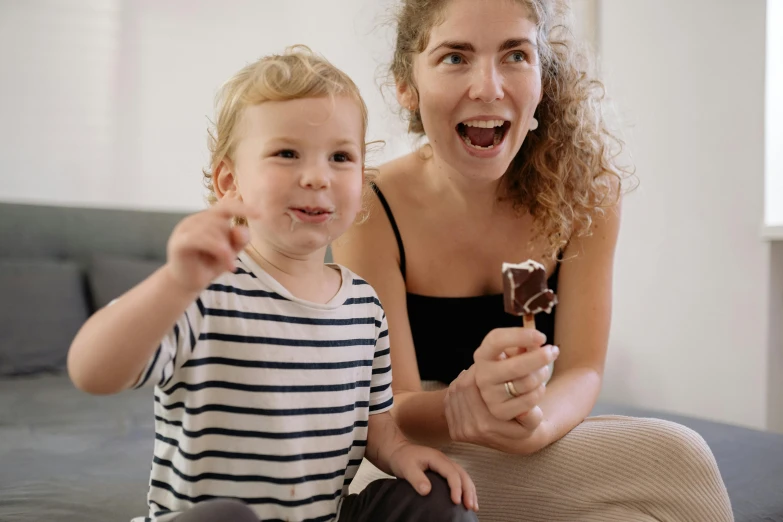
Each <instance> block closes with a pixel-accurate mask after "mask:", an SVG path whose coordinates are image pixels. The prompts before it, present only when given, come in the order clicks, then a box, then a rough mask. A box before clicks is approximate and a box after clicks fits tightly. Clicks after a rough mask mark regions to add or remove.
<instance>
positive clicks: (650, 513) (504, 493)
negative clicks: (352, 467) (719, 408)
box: [351, 416, 734, 522]
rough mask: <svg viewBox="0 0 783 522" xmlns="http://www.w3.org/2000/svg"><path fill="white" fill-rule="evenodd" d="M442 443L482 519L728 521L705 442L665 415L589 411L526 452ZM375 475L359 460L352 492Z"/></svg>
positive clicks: (728, 507) (377, 473)
mask: <svg viewBox="0 0 783 522" xmlns="http://www.w3.org/2000/svg"><path fill="white" fill-rule="evenodd" d="M442 449H443V451H444V452H445V453H446V454H447V455H449V456H450V457H451V458H453V459H454V460H456V461H457V462H459V463H460V464H461V465H462V466H463V467H464V468H465V469H466V470H467V471H468V473H469V474H470V475H471V477H472V478H473V481H474V482H475V483H476V487H477V489H478V499H479V507H480V510H479V513H478V515H479V519H480V520H481V522H510V521H531V522H555V521H557V522H564V521H569V522H576V521H579V522H582V521H586V522H614V521H617V522H620V521H622V522H654V521H661V522H675V521H676V522H726V521H733V520H734V518H733V516H732V513H731V505H730V503H729V498H728V494H727V492H726V487H725V485H724V484H723V480H722V479H721V476H720V472H719V471H718V466H717V464H716V462H715V458H714V456H713V455H712V452H711V451H710V448H709V447H708V446H707V443H706V442H704V439H702V438H701V436H700V435H698V434H697V433H696V432H694V431H693V430H691V429H689V428H686V427H684V426H681V425H679V424H675V423H672V422H668V421H663V420H659V419H641V418H633V417H621V416H601V417H590V418H588V419H586V420H585V421H584V422H583V423H582V424H580V425H579V426H577V427H576V428H575V429H574V430H572V431H571V432H570V433H569V434H568V435H566V436H565V437H563V438H562V439H561V440H559V441H558V442H555V443H554V444H552V445H551V446H549V447H547V448H545V449H543V450H542V451H540V452H538V453H536V454H534V455H531V456H527V457H521V456H516V455H508V454H505V453H501V452H498V451H495V450H491V449H487V448H484V447H480V446H475V445H472V444H462V443H454V444H451V445H450V446H448V447H446V448H442ZM382 477H386V475H384V474H383V473H382V472H381V471H379V470H378V469H377V468H375V467H374V466H372V464H370V463H369V462H367V461H365V462H364V463H363V464H362V466H361V467H360V468H359V472H358V474H357V476H356V478H355V479H354V481H353V483H352V484H351V492H352V493H355V492H358V491H360V490H361V489H363V488H364V486H365V485H367V484H368V483H369V482H371V481H372V480H375V479H377V478H382Z"/></svg>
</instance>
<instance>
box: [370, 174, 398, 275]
mask: <svg viewBox="0 0 783 522" xmlns="http://www.w3.org/2000/svg"><path fill="white" fill-rule="evenodd" d="M370 187H372V190H373V192H375V195H376V196H378V199H379V200H380V201H381V205H383V209H384V210H385V211H386V216H387V217H388V218H389V223H390V224H391V226H392V230H394V237H396V238H397V248H398V249H399V251H400V273H401V274H402V280H403V281H405V247H404V246H403V245H402V236H401V235H400V229H399V228H398V227H397V221H395V220H394V214H392V211H391V207H390V206H389V202H388V201H386V198H385V197H384V195H383V192H381V189H379V188H378V185H376V184H375V183H374V182H372V181H371V182H370Z"/></svg>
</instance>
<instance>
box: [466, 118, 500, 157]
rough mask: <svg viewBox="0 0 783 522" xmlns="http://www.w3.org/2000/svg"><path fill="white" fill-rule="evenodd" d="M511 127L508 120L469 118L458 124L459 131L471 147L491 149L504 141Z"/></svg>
mask: <svg viewBox="0 0 783 522" xmlns="http://www.w3.org/2000/svg"><path fill="white" fill-rule="evenodd" d="M510 127H511V122H510V121H507V120H468V121H463V122H462V123H459V124H458V125H457V133H458V134H459V137H460V138H462V141H464V142H465V144H467V145H468V146H469V147H472V148H474V149H476V150H491V149H494V148H495V147H497V146H498V145H500V144H501V143H503V140H504V139H505V137H506V134H507V133H508V129H509V128H510Z"/></svg>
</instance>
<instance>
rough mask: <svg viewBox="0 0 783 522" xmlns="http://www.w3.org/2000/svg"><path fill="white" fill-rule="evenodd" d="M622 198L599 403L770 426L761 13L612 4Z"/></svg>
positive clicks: (705, 5)
mask: <svg viewBox="0 0 783 522" xmlns="http://www.w3.org/2000/svg"><path fill="white" fill-rule="evenodd" d="M601 4H602V12H601V19H600V28H601V43H600V48H601V50H602V55H603V57H602V61H603V68H604V70H605V73H606V75H607V84H608V88H609V93H610V94H611V95H612V97H613V98H614V99H615V101H616V103H617V105H618V106H619V107H620V108H621V113H622V115H623V117H624V120H625V126H626V129H627V138H628V140H629V143H630V149H631V150H632V151H633V154H634V159H635V163H636V166H637V169H638V177H639V180H640V182H641V185H640V187H639V189H638V190H637V191H636V192H634V193H632V195H630V196H629V197H627V198H626V202H625V207H624V216H623V220H624V223H623V228H622V232H621V239H620V244H619V247H618V254H617V270H616V278H615V311H614V316H613V329H612V340H611V345H610V355H609V360H608V366H607V375H606V383H605V387H604V392H603V396H604V398H607V399H612V400H617V401H620V402H624V403H631V404H635V405H642V406H649V407H654V408H662V409H665V410H669V411H673V412H680V413H685V414H691V415H696V416H699V417H706V418H712V419H720V420H725V421H728V422H734V423H738V424H744V425H748V426H755V427H760V428H761V427H764V426H765V423H766V409H765V408H766V390H767V378H766V356H767V331H768V328H767V326H768V324H767V317H768V310H767V305H768V301H767V284H768V278H769V265H768V263H769V251H768V245H767V244H766V243H763V242H761V241H760V239H759V231H760V228H761V226H762V223H763V217H764V216H763V212H764V211H763V208H764V186H763V185H764V148H763V144H764V45H765V40H764V33H765V6H764V1H763V0H752V1H748V2H736V1H735V0H687V1H682V0H655V1H652V0H649V1H628V0H602V2H601Z"/></svg>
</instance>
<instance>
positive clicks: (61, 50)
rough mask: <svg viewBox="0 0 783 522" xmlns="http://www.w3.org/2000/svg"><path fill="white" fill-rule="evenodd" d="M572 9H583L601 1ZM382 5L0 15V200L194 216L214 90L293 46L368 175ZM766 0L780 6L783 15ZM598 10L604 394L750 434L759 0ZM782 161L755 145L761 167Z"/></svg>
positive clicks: (4, 7)
mask: <svg viewBox="0 0 783 522" xmlns="http://www.w3.org/2000/svg"><path fill="white" fill-rule="evenodd" d="M578 2H579V5H577V10H576V12H578V13H582V14H584V13H589V12H590V9H591V6H592V5H593V4H595V0H578ZM393 3H394V0H372V1H369V0H333V1H323V0H297V1H296V2H293V1H291V2H286V1H279V0H166V1H165V2H160V1H155V0H0V65H2V68H3V73H4V80H5V81H4V82H3V84H2V86H0V114H3V119H4V122H5V123H6V124H5V125H3V126H2V127H0V128H1V129H2V130H0V132H2V135H1V136H0V144H2V145H0V163H1V164H2V165H3V174H2V179H0V200H6V201H34V202H46V203H55V204H66V205H92V206H112V207H122V208H159V209H182V210H194V209H198V208H201V207H202V205H203V203H202V197H203V192H202V188H201V169H202V168H203V167H204V166H205V164H206V162H207V150H206V124H207V118H208V117H211V116H212V112H213V97H214V93H215V91H216V89H217V88H218V86H219V85H220V84H221V83H222V82H223V81H224V80H225V79H226V78H227V77H228V76H229V75H230V74H232V73H233V72H234V71H236V70H237V69H239V68H240V67H241V66H243V65H244V64H245V63H247V62H248V61H251V60H253V59H255V58H257V57H259V56H261V55H263V54H266V53H270V52H276V51H280V50H281V49H282V48H283V47H284V46H285V45H288V44H292V43H305V44H308V45H311V46H312V47H313V48H314V49H316V50H317V51H319V52H321V53H323V54H325V55H326V56H327V57H328V58H330V59H331V60H332V61H333V62H334V63H336V64H337V65H338V66H340V67H342V68H343V69H344V70H346V72H348V73H349V74H350V75H351V76H352V77H353V78H354V79H355V80H356V81H357V83H358V84H359V86H360V88H361V89H362V92H363V94H364V95H365V97H366V99H367V102H368V105H369V107H370V111H371V128H370V137H371V138H373V139H374V138H383V139H386V140H387V141H388V143H387V146H386V148H385V149H384V150H383V152H382V153H381V154H380V155H379V156H378V157H377V158H376V159H377V161H382V160H383V159H385V158H390V157H394V156H396V155H398V154H400V153H401V152H404V151H406V150H408V149H409V147H410V144H411V141H410V140H409V139H408V138H406V137H405V136H404V134H403V132H402V126H401V124H400V123H399V121H398V119H397V118H396V116H395V115H394V114H392V113H391V111H390V110H389V107H390V106H391V103H390V102H387V101H385V100H383V99H382V97H381V95H380V93H379V89H378V87H377V82H376V80H377V78H378V76H379V75H378V74H377V72H378V64H383V63H385V61H386V60H388V59H389V52H390V42H391V38H390V35H389V31H388V27H386V26H383V25H382V24H381V22H383V21H384V19H386V18H388V7H389V5H391V4H393ZM770 3H771V4H777V9H778V11H779V10H780V9H779V8H780V7H781V6H780V4H781V3H783V1H781V0H770ZM336 4H339V9H336V8H335V5H336ZM598 4H599V5H600V6H601V9H600V16H599V17H598V23H597V24H592V23H591V24H589V26H590V27H592V28H595V27H598V28H600V30H599V34H600V36H601V37H600V40H599V42H598V47H599V49H600V50H601V52H602V55H603V60H602V63H603V67H604V69H605V70H606V73H607V75H608V81H607V83H608V87H609V93H610V95H611V96H612V98H613V99H614V100H615V102H616V104H617V106H618V107H619V108H620V111H621V114H622V115H623V116H624V118H625V121H626V123H627V132H628V138H629V148H630V150H632V151H633V153H634V160H635V162H636V165H637V167H638V175H639V178H640V181H641V185H640V188H639V189H638V190H637V191H636V192H635V193H633V194H632V195H630V196H629V197H628V198H627V200H626V205H625V212H624V224H623V230H622V234H621V240H620V245H619V251H618V257H617V271H616V282H615V300H616V305H615V312H614V322H613V325H614V326H613V331H612V341H611V347H610V356H609V361H608V366H607V376H606V383H605V387H604V398H607V399H612V400H616V401H620V402H625V403H631V404H636V405H640V406H647V407H651V408H659V409H667V410H671V411H675V412H681V413H686V414H692V415H698V416H702V417H709V418H715V419H721V420H726V421H729V422H735V423H740V424H746V425H750V426H756V427H764V426H765V422H766V421H767V418H766V417H767V415H766V413H765V412H766V410H765V406H766V394H767V393H768V391H769V389H771V388H769V386H768V384H769V382H768V379H767V377H766V375H767V373H766V372H767V371H770V372H771V373H770V376H771V377H774V376H775V373H774V372H773V371H772V368H773V366H774V365H770V366H769V367H767V358H768V355H769V354H768V353H767V352H768V349H767V348H768V347H770V349H776V348H777V349H779V348H780V347H777V346H776V345H775V343H776V342H777V341H775V340H774V339H778V337H774V336H773V337H774V339H773V338H772V337H770V340H769V343H771V344H768V339H767V332H768V324H767V322H768V310H767V305H768V302H770V300H772V302H774V303H777V301H775V299H776V298H777V297H778V296H777V294H775V295H770V296H768V295H767V285H768V283H769V252H768V246H767V245H766V244H764V243H761V242H760V241H759V240H758V233H759V229H760V227H761V225H762V223H763V220H764V210H763V208H764V202H765V200H764V193H763V184H764V146H763V143H764V137H765V136H764V121H765V120H764V60H765V58H764V55H765V53H764V38H765V37H764V34H765V16H764V0H749V1H747V2H736V1H735V0H633V1H631V0H601V1H600V2H598ZM583 33H584V34H591V33H592V29H590V28H588V29H587V30H586V31H584V32H583ZM777 38H778V40H775V41H777V42H779V41H780V36H778V37H777ZM771 41H772V40H771ZM778 45H779V43H778ZM780 63H783V61H779V62H778V63H777V65H779V64H780ZM772 65H773V66H774V65H776V64H772ZM778 70H779V69H778ZM776 78H777V76H776ZM767 92H768V93H769V92H770V90H769V89H768V91H767ZM776 100H777V101H780V98H776ZM774 103H777V102H776V101H773V102H772V103H770V107H773V104H774ZM774 107H777V108H776V109H775V110H776V111H778V112H779V111H780V105H779V104H778V105H774ZM776 121H780V122H783V118H781V117H777V120H776ZM769 122H770V120H769V119H768V120H767V124H768V125H769ZM772 136H773V135H771V134H769V133H768V135H767V140H768V141H767V143H768V144H769V143H770V142H769V140H770V139H771V137H772ZM780 143H783V141H781V142H780ZM782 150H783V147H781V146H775V147H770V146H768V147H767V152H768V153H769V154H768V156H767V161H768V165H769V159H770V158H771V157H773V155H774V154H777V155H778V156H779V154H781V151H782ZM778 156H774V157H778ZM768 172H769V170H768ZM781 178H783V176H781ZM768 183H769V180H768ZM781 183H783V180H782V181H781ZM771 186H773V185H772V184H768V187H771ZM776 190H777V189H776ZM768 202H769V200H768ZM775 209H781V210H783V204H781V205H779V206H777V207H775V208H773V206H772V205H769V204H768V205H767V217H768V219H769V217H770V211H771V210H775ZM778 257H780V258H781V267H782V268H783V254H781V255H780V256H778ZM779 286H783V283H780V284H779ZM781 292H783V290H782V291H781ZM781 295H783V293H781ZM778 304H779V305H780V306H777V305H776V306H777V308H775V309H776V310H778V309H780V307H781V306H783V304H780V303H778ZM781 335H783V334H781ZM778 355H781V354H778ZM778 359H780V361H779V363H778V366H781V367H782V368H783V355H781V356H780V357H779V358H778ZM770 360H773V359H770ZM775 367H777V366H775ZM774 404H775V403H774V402H773V401H769V405H768V406H769V407H773V406H774ZM780 425H781V429H783V418H782V419H781V420H780Z"/></svg>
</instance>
